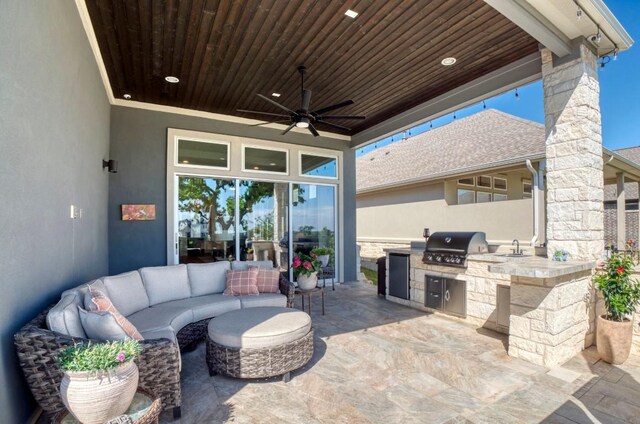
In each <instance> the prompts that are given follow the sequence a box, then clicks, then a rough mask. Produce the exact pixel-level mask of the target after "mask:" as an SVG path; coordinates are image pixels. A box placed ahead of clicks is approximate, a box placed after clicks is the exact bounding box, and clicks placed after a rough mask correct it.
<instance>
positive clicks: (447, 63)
mask: <svg viewBox="0 0 640 424" xmlns="http://www.w3.org/2000/svg"><path fill="white" fill-rule="evenodd" d="M456 60H457V59H456V58H455V57H445V58H444V59H442V62H440V63H442V64H443V65H444V66H451V65H453V64H454V63H456Z"/></svg>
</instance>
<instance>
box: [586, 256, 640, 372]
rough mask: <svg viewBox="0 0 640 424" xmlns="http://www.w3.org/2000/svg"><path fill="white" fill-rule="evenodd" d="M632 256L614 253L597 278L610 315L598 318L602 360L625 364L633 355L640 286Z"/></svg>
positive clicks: (597, 342)
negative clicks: (635, 317)
mask: <svg viewBox="0 0 640 424" xmlns="http://www.w3.org/2000/svg"><path fill="white" fill-rule="evenodd" d="M634 266H635V262H634V260H633V258H632V256H628V255H624V254H623V253H620V252H614V253H611V255H610V257H609V258H608V259H607V260H606V261H604V262H603V263H602V264H600V266H599V267H598V269H597V270H596V274H595V276H594V277H593V282H594V284H595V286H596V288H597V289H598V290H599V291H600V293H602V298H603V300H604V306H605V309H606V312H607V313H606V314H605V315H601V316H598V317H597V324H596V344H597V348H598V354H599V355H600V358H602V360H604V361H606V362H609V363H611V364H621V363H623V362H624V361H626V360H627V358H628V357H629V352H630V351H631V340H632V337H633V317H632V315H633V313H634V312H635V310H636V307H637V306H638V303H640V286H639V285H638V282H637V281H636V280H634V279H632V278H631V272H632V270H633V267H634Z"/></svg>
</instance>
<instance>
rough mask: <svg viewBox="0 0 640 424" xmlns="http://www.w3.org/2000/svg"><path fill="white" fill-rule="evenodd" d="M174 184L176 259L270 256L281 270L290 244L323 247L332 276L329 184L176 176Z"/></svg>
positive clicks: (327, 274)
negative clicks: (176, 193) (175, 200)
mask: <svg viewBox="0 0 640 424" xmlns="http://www.w3.org/2000/svg"><path fill="white" fill-rule="evenodd" d="M177 188H178V199H177V214H176V217H177V220H176V225H177V228H176V233H177V242H178V243H177V256H178V257H177V262H178V263H190V262H214V261H222V260H235V259H240V260H248V261H251V260H260V261H262V260H270V261H272V262H273V264H274V266H276V267H278V268H279V269H280V270H281V271H286V270H288V268H289V264H290V263H291V257H292V255H291V254H290V251H291V250H290V248H291V249H292V251H293V252H295V253H297V252H302V253H307V254H309V253H310V252H311V250H313V249H315V248H318V247H324V248H329V249H330V260H329V263H327V265H326V266H325V267H324V271H325V273H324V276H325V278H327V277H328V278H332V277H334V275H335V268H336V263H335V258H336V255H335V248H336V245H335V242H336V241H335V234H336V187H335V186H333V185H319V184H296V183H289V182H271V181H255V180H247V179H224V178H215V177H199V176H178V177H177ZM290 194H291V198H290ZM290 224H291V225H290ZM290 233H291V234H292V237H289V234H290Z"/></svg>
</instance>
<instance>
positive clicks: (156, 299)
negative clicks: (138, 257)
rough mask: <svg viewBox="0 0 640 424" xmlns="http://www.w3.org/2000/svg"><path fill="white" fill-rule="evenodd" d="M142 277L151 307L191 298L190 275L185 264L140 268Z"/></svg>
mask: <svg viewBox="0 0 640 424" xmlns="http://www.w3.org/2000/svg"><path fill="white" fill-rule="evenodd" d="M140 275H142V281H143V282H144V288H145V289H146V290H147V294H148V295H149V303H150V304H151V305H157V304H158V303H164V302H169V301H171V300H178V299H186V298H187V297H191V287H190V286H189V274H188V272H187V266H186V265H184V264H181V265H173V266H154V267H148V268H140Z"/></svg>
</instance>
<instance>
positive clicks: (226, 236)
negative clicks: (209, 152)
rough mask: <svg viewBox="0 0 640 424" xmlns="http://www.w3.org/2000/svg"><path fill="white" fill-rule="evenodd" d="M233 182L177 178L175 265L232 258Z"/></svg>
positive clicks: (233, 243)
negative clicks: (176, 258)
mask: <svg viewBox="0 0 640 424" xmlns="http://www.w3.org/2000/svg"><path fill="white" fill-rule="evenodd" d="M235 184H236V183H235V180H224V179H217V178H203V177H187V176H181V177H178V252H179V263H190V262H214V261H221V260H228V259H234V258H235V255H236V237H235V233H236V228H235V204H236V202H235V189H236V188H235Z"/></svg>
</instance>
